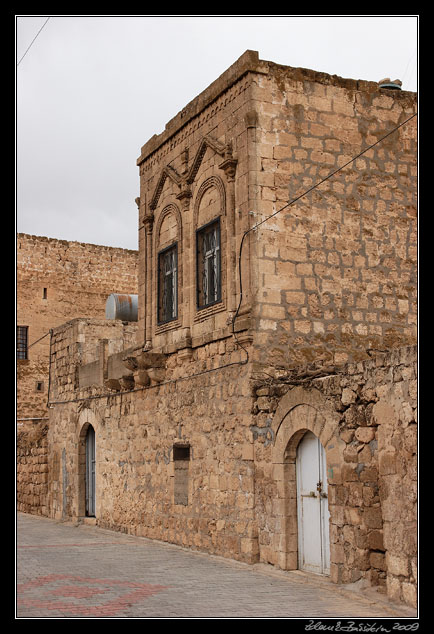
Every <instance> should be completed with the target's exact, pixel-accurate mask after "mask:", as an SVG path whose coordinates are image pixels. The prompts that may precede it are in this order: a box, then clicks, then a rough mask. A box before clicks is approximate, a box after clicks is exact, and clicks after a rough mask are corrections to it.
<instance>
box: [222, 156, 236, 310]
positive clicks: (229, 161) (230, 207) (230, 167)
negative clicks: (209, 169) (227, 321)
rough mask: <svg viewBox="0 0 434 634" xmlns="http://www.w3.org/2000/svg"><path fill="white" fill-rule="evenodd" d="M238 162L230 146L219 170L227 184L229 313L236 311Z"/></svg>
mask: <svg viewBox="0 0 434 634" xmlns="http://www.w3.org/2000/svg"><path fill="white" fill-rule="evenodd" d="M237 162H238V161H237V160H236V159H235V158H234V157H233V156H232V145H231V144H228V145H227V146H226V149H225V153H224V159H223V161H222V162H221V163H220V165H219V168H220V169H221V170H223V171H224V173H225V176H226V182H227V205H226V218H227V235H228V253H227V258H226V262H227V269H226V270H227V279H228V311H229V312H235V309H236V265H237V258H236V252H235V250H236V227H235V171H236V167H237Z"/></svg>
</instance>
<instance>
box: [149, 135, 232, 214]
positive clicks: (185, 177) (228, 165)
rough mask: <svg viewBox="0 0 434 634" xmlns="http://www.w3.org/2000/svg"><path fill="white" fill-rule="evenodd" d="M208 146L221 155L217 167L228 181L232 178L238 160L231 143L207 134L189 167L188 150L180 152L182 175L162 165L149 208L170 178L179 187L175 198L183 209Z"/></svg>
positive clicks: (153, 207) (154, 206)
mask: <svg viewBox="0 0 434 634" xmlns="http://www.w3.org/2000/svg"><path fill="white" fill-rule="evenodd" d="M208 148H211V149H212V150H214V152H215V153H216V154H218V155H220V156H222V157H223V161H222V163H220V165H219V168H220V169H222V170H223V171H224V173H225V176H226V178H227V179H228V180H229V181H231V180H233V179H234V177H235V169H236V166H237V162H238V161H237V159H235V158H234V157H233V154H232V143H226V144H225V143H221V142H220V141H217V139H214V138H213V137H212V136H210V135H207V136H205V137H204V138H203V139H202V141H201V143H200V145H199V148H198V150H197V152H196V154H195V156H194V159H193V162H192V164H191V165H190V168H188V150H184V151H183V152H182V155H181V160H182V170H181V171H182V175H181V174H179V173H178V172H177V171H176V170H175V169H174V168H173V167H171V166H170V165H166V166H165V167H163V169H162V171H161V175H160V178H159V179H158V182H157V185H156V187H155V190H154V193H153V195H152V198H151V201H150V203H149V207H150V209H152V210H155V209H156V208H157V205H158V201H159V199H160V196H161V192H162V191H163V187H164V183H165V182H166V179H167V178H170V179H171V180H172V182H174V183H175V184H176V185H177V186H178V187H179V189H180V191H179V193H178V194H177V195H176V198H177V199H178V200H180V201H181V203H182V205H183V208H184V209H185V208H187V207H188V201H189V199H190V198H191V196H192V193H191V188H190V185H191V184H192V183H193V182H194V180H195V178H196V176H197V173H198V171H199V168H200V165H201V163H202V160H203V157H204V156H205V152H206V150H207V149H208Z"/></svg>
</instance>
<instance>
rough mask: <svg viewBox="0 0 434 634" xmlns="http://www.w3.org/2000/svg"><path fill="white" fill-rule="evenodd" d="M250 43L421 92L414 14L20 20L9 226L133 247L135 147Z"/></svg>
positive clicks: (297, 63)
mask: <svg viewBox="0 0 434 634" xmlns="http://www.w3.org/2000/svg"><path fill="white" fill-rule="evenodd" d="M48 17H49V18H50V19H49V20H48V22H46V20H47V18H48ZM44 24H45V26H43V25H44ZM41 27H43V28H42V30H41V31H40V29H41ZM39 31H40V32H39ZM38 32H39V34H38ZM35 36H37V37H36V39H34V38H35ZM32 42H33V43H32ZM29 46H30V48H29ZM247 49H252V50H255V51H258V52H259V57H260V59H263V60H269V61H273V62H276V63H278V64H284V65H287V66H294V67H303V68H309V69H312V70H316V71H322V72H326V73H330V74H332V75H340V76H341V77H347V78H352V79H365V80H369V81H379V80H380V79H383V78H385V77H390V78H391V79H392V80H393V79H401V80H402V82H403V86H402V88H403V89H404V90H410V91H415V92H416V91H417V77H418V66H417V64H418V18H417V16H34V15H32V16H27V15H23V16H16V64H17V69H16V151H17V173H16V192H17V204H16V228H17V231H19V232H23V233H29V234H33V235H38V236H47V237H50V238H58V239H63V240H75V241H79V242H90V243H93V244H103V245H107V246H115V247H122V248H126V249H137V207H136V204H135V202H134V199H135V198H136V197H137V196H138V195H139V193H140V192H139V171H138V167H137V165H136V160H137V158H138V157H139V155H140V148H141V147H142V145H144V143H146V141H147V140H148V139H149V138H150V137H151V136H152V135H153V134H159V133H160V132H162V131H163V130H164V127H165V125H166V123H167V122H168V121H169V120H170V119H172V118H173V117H174V116H175V115H176V114H177V113H178V112H179V111H180V110H181V109H182V108H183V107H184V106H185V105H186V104H187V103H188V102H190V101H191V100H192V99H194V97H195V96H196V95H198V94H199V93H200V92H201V91H202V90H204V89H205V88H206V87H207V86H209V84H211V83H212V82H213V81H214V80H215V79H217V77H218V76H219V75H221V74H222V73H223V72H224V71H225V70H226V69H227V68H228V67H229V66H230V65H231V64H233V62H235V61H236V60H237V59H238V57H240V55H242V53H244V51H245V50H247Z"/></svg>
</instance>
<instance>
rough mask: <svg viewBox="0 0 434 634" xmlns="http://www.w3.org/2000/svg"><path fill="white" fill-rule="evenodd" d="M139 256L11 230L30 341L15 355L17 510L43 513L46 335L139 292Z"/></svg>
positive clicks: (20, 312)
mask: <svg viewBox="0 0 434 634" xmlns="http://www.w3.org/2000/svg"><path fill="white" fill-rule="evenodd" d="M137 256H138V254H137V251H132V250H127V249H119V248H114V247H106V246H99V245H95V244H85V243H80V242H70V241H67V240H57V239H54V238H47V237H43V236H31V235H28V234H23V233H19V234H17V325H18V326H26V327H27V338H28V341H27V344H28V346H29V348H28V351H27V358H25V359H22V358H19V359H18V360H17V508H18V510H20V511H26V512H31V513H37V514H42V515H46V514H47V507H46V494H47V482H48V456H47V442H46V441H47V422H48V409H47V401H48V392H49V387H50V376H49V356H50V336H49V334H48V333H49V331H50V329H51V328H53V327H55V326H58V325H59V324H63V323H64V322H65V321H67V320H69V319H72V318H73V317H78V316H82V317H84V316H87V317H100V318H101V319H104V316H105V306H106V300H107V297H108V296H109V295H110V294H111V293H116V292H118V293H137ZM102 334H103V333H102V332H101V331H99V333H98V337H101V336H102ZM98 337H97V339H98ZM35 342H36V343H35ZM88 345H92V341H91V340H90V341H89V342H88ZM92 352H93V347H92ZM83 359H84V360H85V357H83ZM58 380H60V377H58Z"/></svg>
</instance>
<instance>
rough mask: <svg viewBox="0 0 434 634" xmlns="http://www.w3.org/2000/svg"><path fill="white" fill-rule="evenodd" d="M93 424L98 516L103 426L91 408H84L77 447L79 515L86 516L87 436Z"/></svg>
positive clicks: (78, 431) (79, 422)
mask: <svg viewBox="0 0 434 634" xmlns="http://www.w3.org/2000/svg"><path fill="white" fill-rule="evenodd" d="M90 426H92V428H93V430H94V432H95V439H96V443H95V444H96V452H95V462H96V470H95V476H96V477H95V499H96V504H97V506H96V508H95V517H98V499H99V497H100V496H99V495H98V485H99V480H98V469H97V465H98V456H99V449H98V447H99V437H100V429H101V426H100V424H99V420H98V417H97V416H96V415H95V412H93V411H92V410H91V409H83V410H82V411H81V413H80V415H79V418H78V425H77V434H78V438H77V448H78V456H77V465H78V468H77V489H76V490H77V516H78V517H85V516H86V437H87V434H88V431H89V427H90Z"/></svg>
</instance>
